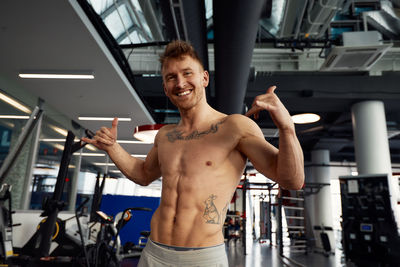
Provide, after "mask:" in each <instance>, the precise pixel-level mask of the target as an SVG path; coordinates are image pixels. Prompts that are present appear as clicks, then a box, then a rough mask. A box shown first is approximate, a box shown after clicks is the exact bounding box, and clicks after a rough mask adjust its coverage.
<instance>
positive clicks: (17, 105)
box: [0, 92, 31, 113]
mask: <svg viewBox="0 0 400 267" xmlns="http://www.w3.org/2000/svg"><path fill="white" fill-rule="evenodd" d="M0 99H1V100H3V101H4V102H6V103H8V104H10V105H11V106H13V107H14V108H16V109H19V110H21V111H22V112H25V113H31V110H30V109H29V108H28V107H26V106H25V105H23V104H21V103H19V102H18V101H17V100H15V99H13V98H11V97H9V96H7V95H5V94H3V93H2V92H0Z"/></svg>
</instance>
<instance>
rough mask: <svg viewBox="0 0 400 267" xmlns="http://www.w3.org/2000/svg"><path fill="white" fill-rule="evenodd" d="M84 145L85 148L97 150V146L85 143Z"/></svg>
mask: <svg viewBox="0 0 400 267" xmlns="http://www.w3.org/2000/svg"><path fill="white" fill-rule="evenodd" d="M85 147H86V148H87V149H89V150H92V151H96V150H97V148H96V147H95V146H93V145H86V146H85Z"/></svg>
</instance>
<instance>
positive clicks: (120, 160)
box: [82, 118, 161, 185]
mask: <svg viewBox="0 0 400 267" xmlns="http://www.w3.org/2000/svg"><path fill="white" fill-rule="evenodd" d="M117 126H118V119H117V118H115V119H114V121H113V123H112V127H111V128H106V127H102V128H101V129H100V130H99V131H97V132H96V135H95V136H94V137H93V139H88V138H82V141H84V142H87V143H89V144H92V145H94V146H96V147H97V148H98V149H101V150H104V151H105V152H107V154H108V155H109V156H110V159H111V160H112V161H113V162H114V163H115V165H116V166H117V167H118V169H119V170H120V171H121V172H122V173H123V174H124V175H125V176H126V177H127V178H128V179H130V180H132V181H133V182H135V183H137V184H140V185H148V184H150V183H151V182H153V181H154V180H156V179H157V178H159V177H160V176H161V171H160V167H159V164H158V155H157V141H156V142H155V145H154V146H153V147H152V149H151V150H150V152H149V153H148V155H147V157H146V160H142V159H138V158H135V157H133V156H131V155H130V154H129V153H128V152H127V151H126V150H125V149H123V148H122V147H121V145H119V144H118V143H117V142H116V140H117Z"/></svg>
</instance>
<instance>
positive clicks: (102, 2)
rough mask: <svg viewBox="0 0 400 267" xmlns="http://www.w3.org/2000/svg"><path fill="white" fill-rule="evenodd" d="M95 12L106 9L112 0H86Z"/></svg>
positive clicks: (101, 11) (99, 12) (98, 12)
mask: <svg viewBox="0 0 400 267" xmlns="http://www.w3.org/2000/svg"><path fill="white" fill-rule="evenodd" d="M88 2H89V3H90V4H91V5H92V7H93V9H94V10H95V11H96V12H97V14H101V13H103V12H104V11H106V10H107V9H108V8H109V7H110V6H111V5H112V4H113V0H88Z"/></svg>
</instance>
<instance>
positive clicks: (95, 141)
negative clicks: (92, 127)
mask: <svg viewBox="0 0 400 267" xmlns="http://www.w3.org/2000/svg"><path fill="white" fill-rule="evenodd" d="M117 127H118V118H114V120H113V122H112V126H111V128H106V127H101V128H100V130H98V131H97V132H96V135H95V136H94V137H93V138H92V139H89V138H85V137H84V138H82V141H83V142H86V143H89V144H92V145H94V146H95V147H97V148H98V149H101V150H104V151H106V152H108V150H109V149H110V148H111V147H112V146H113V145H114V144H115V143H116V141H117Z"/></svg>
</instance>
